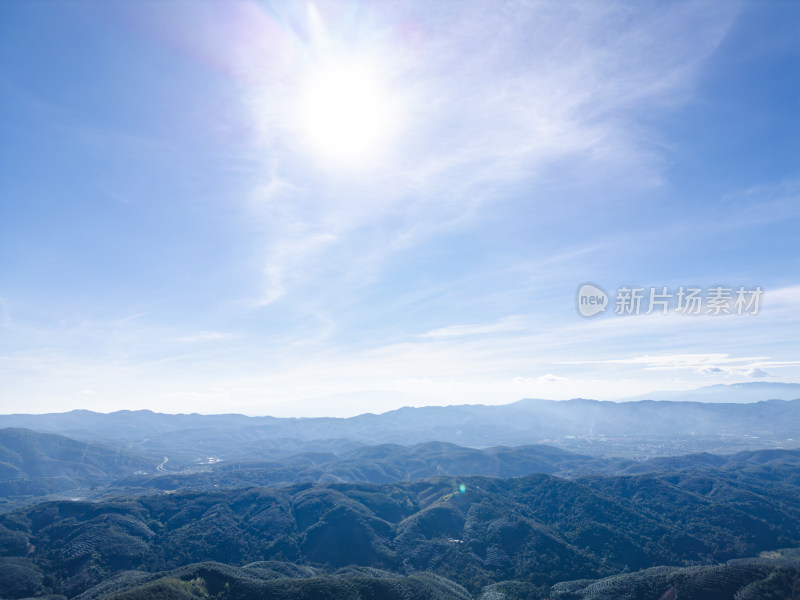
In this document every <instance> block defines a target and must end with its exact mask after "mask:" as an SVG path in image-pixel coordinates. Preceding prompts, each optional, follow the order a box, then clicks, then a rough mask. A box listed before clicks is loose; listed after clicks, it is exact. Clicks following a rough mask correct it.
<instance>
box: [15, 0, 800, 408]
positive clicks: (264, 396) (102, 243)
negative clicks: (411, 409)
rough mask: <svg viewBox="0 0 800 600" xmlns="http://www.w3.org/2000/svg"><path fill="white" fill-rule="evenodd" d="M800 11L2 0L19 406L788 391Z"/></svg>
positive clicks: (566, 4) (797, 275) (796, 301)
mask: <svg viewBox="0 0 800 600" xmlns="http://www.w3.org/2000/svg"><path fill="white" fill-rule="evenodd" d="M798 29H800V3H797V2H792V1H789V0H786V1H780V0H768V1H755V0H754V1H749V2H733V1H731V2H727V1H726V2H722V1H720V0H713V1H711V2H702V1H691V2H669V3H664V2H646V1H644V2H640V1H636V2H633V1H630V2H616V1H602V2H597V1H583V2H570V1H562V0H558V1H541V2H540V1H526V2H521V1H520V2H518V1H508V2H493V3H490V2H483V1H475V0H472V1H470V0H467V1H457V2H455V1H454V2H447V1H442V2H426V1H419V2H413V1H408V2H406V1H386V2H366V1H357V0H351V1H344V0H343V1H338V2H308V3H306V2H288V1H284V2H266V1H264V2H259V1H255V0H252V1H251V0H243V1H232V2H224V3H223V2H189V1H179V0H166V1H163V2H149V1H144V2H129V1H117V0H109V1H106V2H102V3H101V2H96V1H94V0H90V1H77V0H59V1H48V0H33V1H30V0H24V1H23V0H5V1H4V2H2V3H0V413H12V412H28V413H42V412H60V411H67V410H72V409H77V408H82V409H91V410H97V411H102V412H107V411H113V410H118V409H142V408H147V409H151V410H155V411H160V412H200V413H222V412H242V413H245V414H250V415H265V414H271V415H276V416H318V415H329V416H347V415H353V414H359V413H363V412H383V411H386V410H390V409H393V408H398V407H400V406H409V405H410V406H421V405H428V404H439V405H447V404H460V403H483V404H500V403H507V402H512V401H515V400H518V399H521V398H548V399H559V400H560V399H568V398H573V397H585V398H596V399H604V400H613V399H619V398H625V397H631V396H635V395H641V394H646V393H647V392H648V391H653V390H688V389H694V388H697V387H700V386H706V385H713V384H719V383H738V382H746V381H774V382H798V381H800V344H799V343H798V341H797V340H800V235H798V230H800V38H798V36H797V31H798ZM584 284H589V285H591V286H593V287H591V288H584V289H585V290H591V291H592V294H589V295H593V296H597V297H598V298H599V299H600V300H597V301H598V302H601V303H602V306H601V307H602V308H603V309H604V310H600V311H599V312H597V314H593V315H590V316H584V314H582V310H581V300H580V299H579V293H578V292H579V290H580V289H581V288H582V286H584ZM665 288H666V289H665ZM626 290H627V291H626ZM691 290H695V292H694V297H695V298H699V299H700V304H699V305H697V304H694V305H691V306H692V307H693V308H694V309H696V310H688V309H687V310H684V311H683V312H680V311H679V310H678V309H679V308H680V307H679V305H678V303H682V306H683V307H684V308H687V305H686V303H685V300H686V297H687V295H690V291H691ZM714 290H718V291H716V292H715V291H714ZM584 296H585V298H584V300H583V302H584V303H588V302H589V300H588V295H584ZM626 297H627V298H634V297H640V298H641V300H640V302H641V304H640V305H638V306H637V305H636V304H634V303H632V302H628V301H627V300H626ZM603 298H605V299H603ZM715 298H716V300H715ZM659 299H660V300H662V301H663V304H659V303H658V302H655V303H654V304H653V306H652V307H651V306H650V302H651V301H653V300H659ZM737 299H738V300H739V302H738V303H737ZM586 306H588V304H584V305H583V307H584V309H585V307H586ZM715 307H716V308H715ZM651 308H652V310H651ZM583 312H586V311H585V310H584V311H583ZM647 313H649V314H647ZM695 313H696V314H695ZM740 313H741V314H740Z"/></svg>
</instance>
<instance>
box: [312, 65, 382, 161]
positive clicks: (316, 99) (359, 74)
mask: <svg viewBox="0 0 800 600" xmlns="http://www.w3.org/2000/svg"><path fill="white" fill-rule="evenodd" d="M302 109H303V126H304V130H305V134H306V136H307V137H308V140H309V142H310V144H311V146H312V147H313V148H314V150H315V151H316V152H317V153H319V154H320V155H322V156H323V157H324V158H325V159H326V160H329V161H333V162H337V163H348V164H359V163H363V162H365V161H367V160H369V159H370V158H374V157H375V156H376V155H377V154H379V153H380V152H381V151H382V150H383V149H385V145H386V144H387V143H388V141H389V138H390V136H391V133H392V131H393V129H394V127H395V118H394V114H393V112H394V111H393V110H392V102H391V98H390V96H389V94H387V93H386V92H385V91H384V89H383V87H382V85H381V82H380V80H379V78H378V77H376V74H375V72H374V71H373V70H371V69H369V68H368V67H366V66H364V65H359V64H328V65H325V66H323V67H322V68H320V69H318V70H317V71H315V72H314V73H313V74H312V76H311V77H310V80H309V83H308V86H307V88H306V91H305V99H304V103H303V106H302Z"/></svg>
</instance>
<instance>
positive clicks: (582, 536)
mask: <svg viewBox="0 0 800 600" xmlns="http://www.w3.org/2000/svg"><path fill="white" fill-rule="evenodd" d="M798 545H800V470H798V468H797V467H796V466H788V465H786V464H783V463H781V464H777V465H776V464H769V463H767V464H762V465H755V464H749V465H746V466H742V467H740V468H736V469H708V470H704V471H687V472H677V473H676V472H665V473H660V474H644V475H628V476H613V477H609V476H593V477H587V478H579V479H576V480H564V479H560V478H556V477H552V476H549V475H531V476H526V477H520V478H515V479H497V478H486V477H439V478H434V479H427V480H420V481H416V482H410V483H394V484H386V485H374V484H317V485H312V484H298V485H294V486H290V487H287V488H280V489H271V488H249V489H244V490H228V491H219V492H216V493H215V492H205V493H193V492H178V493H167V494H159V495H154V496H147V497H141V498H137V499H118V500H108V501H103V502H95V503H90V502H69V501H60V502H49V503H43V504H38V505H35V506H32V507H28V508H25V509H21V510H18V511H15V512H12V513H8V514H5V515H2V516H0V548H2V552H3V554H4V556H3V557H2V559H0V563H1V564H0V578H2V579H0V589H2V590H5V592H4V594H5V597H8V598H20V597H25V596H32V595H35V594H43V593H57V594H64V595H66V596H68V597H73V596H75V595H77V594H80V593H82V592H85V591H87V590H90V588H92V587H93V586H95V585H98V584H102V583H103V582H104V581H108V580H109V579H110V578H112V577H113V576H115V575H116V574H121V576H123V579H124V578H125V577H127V578H128V579H127V580H124V581H118V582H117V583H118V584H119V587H118V588H114V589H115V590H116V591H115V592H114V593H117V592H120V593H122V591H123V590H128V592H130V593H133V592H132V589H133V588H130V586H133V587H134V588H135V587H136V586H137V585H144V584H145V583H146V582H145V581H144V579H142V577H144V575H135V574H133V575H125V574H124V572H126V571H130V570H136V571H140V572H147V573H162V572H166V571H169V570H171V569H180V568H182V567H185V566H187V565H192V564H195V563H199V562H203V561H216V562H219V563H225V564H228V565H231V566H232V567H244V566H246V565H250V564H251V563H259V562H263V561H277V562H279V563H285V562H291V563H293V564H294V565H295V566H296V567H297V568H304V567H306V566H308V567H314V568H315V569H317V571H314V572H313V573H311V572H306V574H307V575H309V576H311V575H314V577H313V578H312V579H314V581H315V582H316V583H314V584H313V585H320V586H322V587H323V588H325V585H327V584H323V583H320V581H322V580H325V577H322V575H323V574H324V575H325V576H326V577H328V576H330V575H331V574H332V573H333V572H334V571H335V570H336V569H339V568H345V567H349V566H352V565H355V566H357V567H364V568H370V569H379V570H380V571H382V572H388V573H391V574H392V575H391V576H388V575H387V577H388V578H389V580H391V583H390V581H389V580H386V581H383V582H382V583H380V585H378V587H380V586H386V585H388V587H390V588H392V587H393V586H395V587H397V589H405V590H406V591H408V590H410V589H413V586H416V585H423V583H425V582H429V583H430V584H431V585H442V586H445V585H446V582H444V580H436V579H425V580H424V581H423V580H421V579H420V577H421V576H422V575H420V574H422V573H426V574H429V575H430V576H432V577H441V578H445V579H446V580H449V581H450V582H453V583H454V584H457V586H460V588H458V587H453V588H452V589H451V591H449V592H447V594H444V593H443V594H442V596H441V597H445V598H446V597H462V596H459V594H462V592H459V591H458V590H459V589H461V588H463V590H465V593H467V594H468V595H470V596H472V597H478V596H479V595H481V594H482V593H489V592H491V593H495V592H496V593H498V594H500V593H502V594H505V595H501V596H490V597H494V598H503V597H508V598H517V597H518V598H523V597H524V598H536V597H539V596H536V595H533V594H534V593H535V594H539V593H540V592H541V593H547V594H550V593H551V591H552V593H556V592H558V593H561V592H559V591H558V590H559V589H563V586H562V588H556V587H553V588H552V590H551V586H555V585H556V584H558V583H559V582H567V581H573V580H589V579H596V578H598V577H609V576H613V575H617V574H620V573H622V572H628V571H630V572H635V571H638V570H640V569H646V568H650V567H655V566H658V565H672V566H676V567H677V566H686V565H689V564H712V563H720V562H723V561H727V560H730V559H735V558H739V557H742V558H743V557H748V556H756V555H758V554H759V553H760V552H763V551H773V550H776V549H778V548H785V547H794V546H798ZM268 567H269V566H265V567H264V568H265V569H266V571H269V570H270V569H271V568H272V567H269V568H268ZM250 568H251V569H253V568H259V567H250ZM275 568H278V567H275ZM281 568H283V567H281ZM287 568H288V567H287ZM793 569H794V570H793ZM273 570H274V569H273ZM266 571H265V572H266ZM742 572H743V573H744V571H742ZM748 572H749V571H748ZM771 572H772V571H769V573H771ZM186 573H189V577H190V578H189V580H185V579H181V577H180V576H178V577H177V578H176V577H175V576H170V575H168V574H167V575H164V577H165V578H166V579H164V580H163V581H161V583H160V584H158V585H162V586H166V588H170V586H172V587H175V586H177V587H176V588H175V589H177V590H178V592H180V593H183V592H186V593H187V594H194V592H192V591H191V590H189V588H191V586H193V585H194V586H196V589H195V591H196V592H197V594H195V595H194V596H191V595H189V596H186V597H203V594H206V595H208V594H211V596H213V597H214V598H219V599H220V600H222V599H223V598H226V599H230V598H235V597H237V596H235V595H228V596H225V595H224V594H226V593H229V592H230V591H231V586H230V585H229V586H228V588H227V591H226V588H225V587H224V585H221V584H220V586H218V587H214V586H215V585H217V584H219V582H220V581H223V582H224V581H225V579H224V578H222V579H219V578H217V579H215V577H216V576H212V575H213V574H212V575H209V577H208V578H206V577H205V576H201V575H198V573H196V572H195V573H194V574H192V572H190V571H187V572H186ZM759 573H760V575H759V576H758V577H756V579H758V578H759V577H760V578H761V579H763V578H765V577H768V576H771V575H769V573H767V571H764V570H763V569H762V570H761V571H759ZM787 573H788V574H787V575H786V576H787V577H790V578H791V577H795V576H796V573H797V571H796V568H789V570H788V571H787ZM262 575H263V573H262ZM662 575H663V576H664V577H663V578H662V579H663V582H662V583H664V586H662V587H663V590H662V591H661V592H660V593H661V594H663V593H665V592H666V591H667V588H668V587H669V586H670V585H675V582H676V581H678V580H683V579H681V576H679V575H671V576H670V577H671V579H670V577H666V575H664V573H661V575H659V576H662ZM317 576H320V577H322V580H320V579H319V577H317ZM351 576H353V577H355V579H353V577H351ZM750 576H752V577H755V575H753V573H750V575H749V576H748V577H750ZM137 577H138V578H139V579H137ZM220 577H221V576H220ZM264 577H265V578H269V577H268V576H267V575H264ZM348 577H350V581H349V582H348ZM370 577H375V578H377V579H381V576H378V575H376V574H375V573H372V574H371V575H369V576H368V577H367V576H366V575H365V574H364V573H361V575H358V573H355V574H354V573H353V572H351V573H350V575H349V576H346V577H344V578H343V579H342V578H336V579H335V581H336V583H335V585H338V586H344V588H346V589H349V590H351V591H352V589H354V588H353V586H355V587H356V588H358V589H362V588H363V589H369V588H370V585H372V584H370V583H369V581H371V579H370ZM413 577H416V578H413ZM425 577H428V575H425ZM743 577H744V576H743ZM409 578H410V579H409ZM251 579H254V580H257V579H258V577H255V576H253V577H251ZM684 579H685V578H684ZM761 579H759V581H760V580H761ZM235 580H236V578H235V577H234V578H233V579H231V580H230V581H228V583H229V584H230V583H231V581H233V582H234V584H235ZM153 581H155V580H153ZM192 581H194V583H192ZM215 581H216V583H214V582H215ZM326 581H327V580H326ZM509 581H516V582H517V584H510V583H509V584H503V585H505V586H506V587H505V588H503V587H502V586H501V587H499V588H498V587H497V585H498V584H502V583H503V582H509ZM752 581H755V580H754V579H750V580H748V579H747V577H744V579H742V581H740V582H739V583H741V586H740V587H742V586H744V585H749V583H751V582H752ZM126 582H127V583H126ZM181 582H183V583H181ZM421 582H422V583H421ZM670 582H672V583H670ZM151 583H152V582H151ZM256 583H257V582H256ZM256 583H253V585H256ZM153 585H156V584H155V583H153ZM209 585H211V588H212V590H211V591H209V587H208V586H209ZM236 585H238V584H235V585H234V587H236ZM258 585H260V584H258ZM275 585H277V584H275ZM281 585H288V586H289V587H291V586H292V585H295V584H291V585H289V582H287V581H284V582H283V583H281ZM297 585H299V584H297ZM307 585H312V584H311V583H308V584H307ZM313 585H312V587H313ZM331 585H334V584H331ZM376 585H377V584H376ZM425 585H427V583H425ZM515 585H518V586H521V587H519V590H522V591H520V592H519V593H518V592H514V591H513V589H517V588H514V586H515ZM570 585H573V584H570ZM575 585H577V587H575V586H574V585H573V588H570V589H572V590H573V591H572V592H570V593H573V592H574V594H578V595H573V596H558V597H559V598H583V597H584V596H581V595H580V594H579V593H578V591H579V590H581V589H588V588H589V586H590V582H584V583H581V584H579V585H578V584H575ZM654 585H655V584H654ZM658 585H661V584H658ZM787 585H788V584H787ZM181 586H183V587H181ZM204 586H205V587H204ZM408 586H411V587H408ZM491 586H495V587H494V588H492V587H491ZM373 587H374V586H373ZM129 588H130V589H129ZM166 588H165V589H166ZM300 588H302V586H300ZM344 588H343V589H344ZM236 589H241V588H236ZM325 589H327V588H325ZM448 589H450V588H448ZM654 589H655V588H654ZM737 589H738V588H737ZM181 590H183V591H181ZM187 590H188V591H187ZM203 590H205V591H203ZM498 590H499V591H498ZM503 590H505V591H503ZM509 590H512V591H509ZM526 590H527V591H526ZM576 590H578V591H576ZM295 591H296V590H295ZM128 592H125V593H128ZM178 592H176V593H178ZM523 592H524V593H523ZM93 593H94V592H93ZM287 593H288V592H287ZM292 593H294V592H292ZM309 593H310V592H308V593H306V592H304V593H303V594H305V595H303V594H300V595H295V596H287V595H284V596H280V595H277V596H276V597H297V598H301V597H302V598H310V597H316V596H313V594H312V595H308V594H309ZM348 593H349V592H348ZM359 593H361V592H359ZM409 593H410V592H409ZM298 594H299V592H298ZM343 594H344V592H343ZM376 594H377V595H374V594H373V595H372V596H370V595H369V594H368V593H366V592H365V593H363V594H362V595H361V596H350V597H354V598H355V597H363V598H370V597H372V598H383V597H398V598H400V597H403V596H402V594H401V593H400V592H398V595H396V596H386V595H382V594H378V593H377V592H376ZM448 594H451V595H448ZM509 594H510V595H509ZM515 594H516V595H515ZM520 594H521V595H520ZM95 597H103V595H102V594H100V595H99V596H95ZM134 597H136V596H135V595H134V596H120V597H119V598H134ZM139 597H142V598H144V597H148V596H146V595H144V596H141V595H140V596H139ZM152 597H155V596H152ZM163 597H170V598H172V597H175V598H177V597H182V596H180V595H178V596H176V595H174V594H173V595H171V596H170V595H167V596H163ZM238 597H242V598H243V597H245V596H238ZM320 597H324V595H322V596H320ZM331 597H333V596H331ZM341 597H348V596H347V594H344V595H343V596H341ZM419 597H435V596H425V595H424V594H422V595H420V596H419ZM545 597H547V596H545ZM586 597H598V596H586ZM703 597H705V596H703ZM730 597H732V596H730ZM653 600H658V596H655V597H653Z"/></svg>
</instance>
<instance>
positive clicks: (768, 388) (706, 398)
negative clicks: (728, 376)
mask: <svg viewBox="0 0 800 600" xmlns="http://www.w3.org/2000/svg"><path fill="white" fill-rule="evenodd" d="M798 398H800V383H783V382H779V381H746V382H744V383H730V384H725V383H717V384H715V385H708V386H705V387H701V388H697V389H695V390H686V391H660V392H650V393H648V394H640V395H638V396H632V397H630V398H622V399H621V401H623V402H635V401H637V400H674V401H681V402H724V403H728V404H745V403H750V402H759V401H761V400H796V399H798Z"/></svg>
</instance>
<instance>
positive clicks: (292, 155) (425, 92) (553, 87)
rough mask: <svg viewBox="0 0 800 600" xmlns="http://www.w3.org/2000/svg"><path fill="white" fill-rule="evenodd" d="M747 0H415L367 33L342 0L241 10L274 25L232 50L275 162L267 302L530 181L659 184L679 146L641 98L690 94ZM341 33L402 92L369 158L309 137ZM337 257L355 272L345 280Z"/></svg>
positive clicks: (369, 22) (460, 218)
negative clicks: (310, 117) (330, 149)
mask: <svg viewBox="0 0 800 600" xmlns="http://www.w3.org/2000/svg"><path fill="white" fill-rule="evenodd" d="M244 12H254V11H253V9H252V7H251V8H249V9H248V10H247V11H244ZM255 12H256V13H257V12H258V11H257V9H256V11H255ZM736 13H737V7H736V6H735V5H734V4H731V5H725V6H724V7H721V6H720V5H719V3H681V4H673V5H668V6H663V5H660V6H656V5H655V4H653V5H651V4H649V3H645V4H642V5H631V4H629V3H621V2H620V3H617V2H608V3H602V4H594V3H585V2H584V3H573V2H545V3H536V4H529V3H522V2H512V3H507V4H505V5H504V6H503V8H502V9H501V10H497V7H494V6H493V7H491V8H489V7H488V6H486V5H484V4H483V3H481V2H471V3H467V4H464V3H457V4H448V3H444V4H442V3H437V5H436V7H435V8H434V9H433V10H431V6H430V5H429V4H428V3H411V4H404V5H396V6H392V7H383V8H382V9H381V10H377V9H370V8H365V9H364V10H363V11H362V12H361V13H360V14H359V16H358V23H357V24H356V25H355V32H356V33H355V34H354V33H353V28H354V25H353V23H352V22H351V20H349V21H348V23H347V27H345V23H343V22H341V21H340V19H342V18H344V17H343V15H342V14H337V13H336V11H332V10H327V8H326V6H325V5H321V6H319V7H317V8H316V9H315V10H313V11H312V10H309V11H305V10H281V11H277V12H274V11H273V12H271V13H263V14H262V15H261V16H259V17H258V18H253V19H247V25H246V27H245V25H244V24H242V22H240V20H236V19H233V20H230V21H229V22H228V23H227V26H228V27H231V28H232V29H236V28H238V27H244V28H245V29H246V30H247V31H248V32H251V33H252V32H253V31H254V30H257V29H258V27H262V28H264V30H265V32H270V33H274V35H271V36H269V38H270V40H271V41H270V43H269V44H249V43H245V42H238V43H237V42H234V43H233V47H232V48H228V47H227V46H228V45H229V44H228V42H229V41H230V40H236V39H237V38H238V37H239V36H235V35H231V36H220V39H221V37H224V38H225V42H226V47H225V48H220V49H219V51H220V53H221V54H222V55H223V56H224V60H223V62H226V63H229V64H230V65H231V66H230V67H229V68H230V69H231V71H232V72H234V73H241V74H244V75H242V77H243V81H244V85H243V98H244V102H245V106H246V110H247V111H249V112H250V114H251V119H252V120H253V122H254V123H257V127H256V128H255V130H256V131H258V132H260V134H259V136H260V137H259V138H258V139H256V140H254V146H253V147H254V150H255V152H258V153H259V154H260V155H261V156H262V157H263V158H262V159H261V160H262V161H263V162H264V163H265V165H266V166H265V168H264V169H263V172H262V174H261V177H262V179H259V178H258V176H257V177H256V178H255V181H254V183H253V188H254V192H253V193H254V197H256V198H257V200H256V201H253V202H251V203H250V208H251V210H252V211H253V215H254V217H255V219H256V220H257V221H258V222H260V223H261V224H262V225H261V226H262V240H263V243H262V244H261V245H260V246H259V248H258V251H259V252H262V253H263V259H262V260H263V263H262V264H263V265H264V267H263V270H262V274H263V278H264V285H263V293H262V295H261V297H260V298H259V299H258V301H257V302H256V304H259V305H266V304H270V303H272V302H275V301H277V300H279V299H281V298H284V297H285V296H286V294H289V293H291V292H292V290H295V289H297V288H298V287H301V288H302V287H307V286H311V287H312V288H313V289H319V286H327V287H328V289H331V288H332V287H341V286H342V285H352V283H353V281H363V280H364V279H365V278H371V277H379V276H380V269H381V268H382V265H383V263H384V262H385V261H386V260H388V259H389V257H391V256H392V255H394V254H396V253H397V252H402V251H404V250H407V249H408V248H409V247H413V246H415V245H416V244H418V243H420V242H422V241H424V240H428V239H430V238H431V236H435V235H437V234H440V233H441V232H442V231H447V230H448V229H452V228H461V227H467V228H468V227H469V226H470V224H471V223H473V222H474V220H475V219H476V218H477V215H478V214H479V212H480V210H482V208H481V207H483V206H485V205H487V204H490V203H491V202H493V201H494V199H495V198H496V196H497V190H498V189H500V188H508V187H509V186H513V185H514V183H515V182H519V181H523V180H526V181H530V180H536V179H540V180H541V181H542V182H546V181H547V180H548V178H549V177H551V176H552V175H553V173H555V172H561V173H562V174H563V171H564V169H567V170H571V171H572V172H578V171H579V172H580V173H581V179H582V180H583V181H584V182H585V183H588V182H589V181H590V180H592V179H607V178H609V177H613V173H615V172H618V173H623V172H624V174H625V182H626V185H633V186H651V185H653V184H657V183H659V182H660V181H661V170H662V169H663V167H664V160H663V158H662V157H661V156H660V153H659V151H658V150H657V144H654V143H653V131H652V130H649V129H648V127H647V125H646V124H645V122H644V121H643V120H641V121H640V120H637V115H640V114H645V113H646V112H648V111H665V110H672V109H674V108H675V107H676V106H680V105H681V104H682V103H684V102H686V100H687V99H688V98H689V97H690V96H691V84H692V82H693V80H694V78H695V77H696V75H697V72H698V71H699V70H700V69H701V67H702V65H703V61H704V60H705V59H706V58H707V57H708V56H709V55H710V54H711V53H712V52H713V51H714V50H715V48H716V47H717V45H718V44H719V43H720V41H721V40H722V39H723V37H724V36H725V34H726V32H727V30H728V28H729V27H730V25H731V23H732V22H733V19H734V18H735V16H736ZM347 19H351V17H347ZM259 23H260V25H259ZM444 23H446V24H447V26H446V27H443V24H444ZM210 24H211V21H209V23H208V24H207V26H209V27H210ZM214 27H217V24H216V23H214ZM345 30H347V31H349V33H348V35H344V33H343V32H344V31H345ZM250 37H252V36H249V37H248V36H245V37H244V38H242V39H245V40H246V39H250ZM331 49H334V50H333V51H335V52H339V53H343V54H347V53H350V54H352V55H353V56H355V57H356V58H358V59H359V60H370V61H373V62H375V63H377V64H380V65H381V74H382V76H383V77H384V78H385V80H386V83H387V86H388V89H389V90H390V91H391V94H392V96H393V99H394V101H395V102H396V103H397V104H398V106H399V107H400V113H401V117H400V120H401V123H400V125H401V126H400V127H399V128H398V134H397V136H396V138H395V139H393V140H391V145H390V147H389V148H387V149H385V150H386V152H385V153H383V157H382V158H380V159H378V160H375V161H370V162H369V164H368V165H364V167H363V168H358V167H354V168H353V170H352V172H348V171H347V169H336V170H332V169H330V168H329V167H328V166H326V165H324V164H319V163H318V162H316V161H315V158H314V157H313V156H311V155H309V154H307V148H306V147H305V146H304V142H303V135H304V134H303V131H302V124H301V123H300V122H299V121H298V119H297V116H296V107H297V105H298V103H301V102H302V97H301V95H302V92H303V89H304V86H303V82H304V77H305V75H306V74H307V73H308V71H309V70H310V69H313V68H314V65H315V64H316V61H318V60H321V59H324V58H326V55H325V52H329V51H332V50H331ZM278 156H280V157H281V158H280V159H279V158H277V157H278ZM566 158H568V159H569V162H570V164H571V166H569V167H567V166H566V164H565V163H564V159H566ZM309 188H313V189H314V192H313V193H312V194H311V196H310V195H309V192H308V189H309ZM264 190H268V192H265V191H264ZM337 264H347V265H348V271H349V274H350V275H351V276H352V279H347V280H346V281H345V282H344V283H342V281H341V277H340V276H341V269H337V268H336V265H337Z"/></svg>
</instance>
